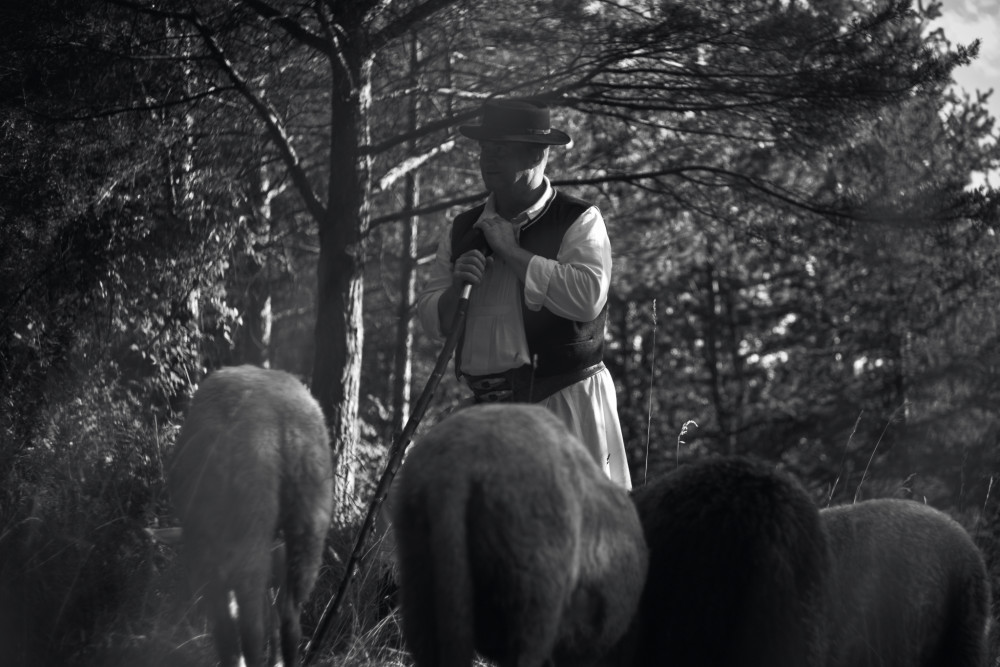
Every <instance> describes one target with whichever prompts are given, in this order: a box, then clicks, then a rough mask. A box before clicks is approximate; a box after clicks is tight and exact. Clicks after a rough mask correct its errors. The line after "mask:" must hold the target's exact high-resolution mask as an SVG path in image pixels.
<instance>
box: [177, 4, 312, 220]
mask: <svg viewBox="0 0 1000 667" xmlns="http://www.w3.org/2000/svg"><path fill="white" fill-rule="evenodd" d="M189 21H190V22H191V24H192V25H193V26H194V27H195V29H196V30H197V31H198V32H199V34H201V36H202V39H203V40H204V42H205V45H206V46H207V47H208V49H209V51H211V52H212V54H213V55H214V56H215V59H216V61H217V62H218V63H219V65H220V66H221V67H222V69H223V71H224V72H225V73H226V75H227V76H228V77H229V80H230V81H232V82H233V86H234V87H235V88H236V90H237V91H238V92H239V93H240V94H241V95H243V97H244V98H246V100H247V101H248V102H249V103H250V106H251V107H253V108H254V110H255V111H256V112H257V113H258V114H259V115H260V117H261V119H262V120H263V121H264V126H265V129H266V130H267V134H268V136H269V137H270V139H271V141H272V142H274V145H275V147H276V148H277V149H278V153H279V154H280V155H281V158H282V161H283V162H284V163H285V168H286V169H288V173H289V175H290V176H291V178H292V182H293V183H295V187H296V189H297V190H298V191H299V194H300V195H301V196H302V200H303V201H304V202H305V205H306V209H307V210H308V211H309V213H310V215H312V216H313V218H314V219H315V220H317V221H322V220H324V219H325V218H326V214H327V209H326V207H325V206H323V204H322V202H320V201H319V199H318V198H317V197H316V193H315V191H314V190H313V187H312V184H311V183H310V182H309V177H308V176H307V175H306V172H305V169H303V167H302V163H301V160H300V159H299V156H298V154H297V153H296V152H295V148H294V147H293V146H292V142H291V139H290V137H289V136H288V133H287V132H286V131H285V128H284V125H283V124H282V122H281V119H280V117H279V116H278V113H277V111H275V110H274V108H273V107H272V106H271V105H270V104H268V103H267V101H266V100H264V99H262V98H261V97H260V96H258V95H256V94H255V93H254V92H253V91H252V90H251V89H250V86H249V84H247V82H246V81H245V80H244V79H243V77H242V76H240V74H239V72H237V71H236V68H235V67H234V66H233V63H232V62H231V61H230V60H229V57H228V56H227V55H226V54H225V52H224V51H223V50H222V47H221V46H219V44H218V42H217V41H216V40H215V36H214V35H213V34H212V31H211V29H210V28H209V27H208V26H206V25H205V24H204V23H202V22H201V21H200V20H199V19H198V18H197V17H191V18H190V19H189Z"/></svg>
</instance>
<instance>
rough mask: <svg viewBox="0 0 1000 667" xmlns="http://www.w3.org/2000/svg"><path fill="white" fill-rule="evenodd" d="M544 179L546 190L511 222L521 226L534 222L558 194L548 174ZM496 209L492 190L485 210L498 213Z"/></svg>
mask: <svg viewBox="0 0 1000 667" xmlns="http://www.w3.org/2000/svg"><path fill="white" fill-rule="evenodd" d="M542 179H543V180H544V182H545V190H544V191H543V192H542V195H541V196H540V197H539V198H538V200H537V201H535V203H534V204H532V205H531V206H529V207H528V208H527V210H525V211H524V212H523V213H520V214H518V215H517V216H516V217H515V218H514V219H513V220H512V221H511V222H513V223H514V224H516V225H519V226H520V225H523V224H525V223H527V222H534V221H535V220H536V219H537V218H538V216H540V215H541V214H542V213H544V212H545V209H546V208H548V205H549V203H550V202H551V201H552V198H553V197H555V196H556V191H555V188H553V187H552V184H551V183H550V182H549V177H548V176H542ZM496 211H497V210H496V206H495V201H494V196H493V193H492V192H491V193H490V196H489V197H488V198H487V199H486V210H485V211H484V212H485V213H496Z"/></svg>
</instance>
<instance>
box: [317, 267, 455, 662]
mask: <svg viewBox="0 0 1000 667" xmlns="http://www.w3.org/2000/svg"><path fill="white" fill-rule="evenodd" d="M471 292H472V285H471V284H468V283H466V285H465V286H464V287H463V288H462V293H461V295H460V296H459V299H458V307H457V309H456V311H455V317H454V319H453V320H452V325H451V331H450V332H449V333H448V338H447V340H445V343H444V347H443V348H442V349H441V354H439V355H438V359H437V363H436V364H435V365H434V371H433V372H432V373H431V376H430V378H429V379H428V380H427V384H426V385H425V386H424V391H423V393H421V394H420V398H419V399H417V402H416V405H414V407H413V412H412V413H410V418H409V419H408V420H407V422H406V425H405V426H403V430H402V431H400V433H399V435H398V436H396V439H395V440H394V441H393V443H392V446H391V447H390V448H389V460H388V461H387V462H386V465H385V471H383V473H382V477H381V478H379V480H378V486H376V487H375V495H374V497H373V498H372V502H371V505H369V506H368V514H367V515H366V516H365V520H364V523H362V524H361V528H360V529H359V530H358V534H357V537H356V538H355V540H354V549H353V550H352V551H351V558H350V560H348V561H347V569H346V570H345V572H344V578H343V579H342V580H341V581H340V586H339V587H338V588H337V594H336V595H335V596H334V597H333V598H332V599H331V600H330V602H329V603H327V605H326V608H325V609H324V610H323V615H322V616H320V619H319V623H318V624H317V625H316V630H315V632H313V636H312V638H311V639H310V640H309V643H307V644H306V649H305V653H304V655H303V658H302V664H303V665H309V664H311V663H312V660H313V658H314V657H315V656H316V652H317V651H318V649H319V646H320V644H321V643H322V641H323V635H324V634H326V631H327V629H328V627H329V625H330V622H331V621H332V620H333V618H334V617H335V616H336V615H337V612H338V611H339V609H340V604H341V602H342V601H343V598H344V594H345V593H346V592H347V585H348V584H349V583H350V582H351V579H352V578H353V577H354V575H355V574H356V572H357V569H358V565H359V563H360V561H361V552H362V550H363V549H364V546H365V542H366V541H367V540H368V535H369V534H370V533H371V531H372V528H373V527H374V525H375V517H376V516H378V511H379V508H381V507H382V502H383V501H384V500H385V497H386V495H388V493H389V484H391V483H392V478H393V477H395V475H396V471H397V470H398V469H399V465H400V463H401V462H402V460H403V453H404V452H405V451H406V446H407V445H409V444H410V439H411V438H412V437H413V432H414V431H416V430H417V426H418V425H419V424H420V420H421V419H423V416H424V413H425V412H427V406H428V405H429V404H430V402H431V398H433V397H434V390H436V389H437V386H438V384H440V382H441V376H443V375H444V371H445V369H446V368H447V367H448V361H449V360H450V359H451V355H452V354H454V352H455V347H456V346H457V345H458V338H459V336H460V335H461V333H462V330H463V329H464V328H465V314H466V311H467V310H468V308H469V294H470V293H471Z"/></svg>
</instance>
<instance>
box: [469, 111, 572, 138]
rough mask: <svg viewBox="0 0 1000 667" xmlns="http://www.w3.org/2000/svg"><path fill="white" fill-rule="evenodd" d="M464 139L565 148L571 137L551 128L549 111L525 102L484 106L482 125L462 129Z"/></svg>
mask: <svg viewBox="0 0 1000 667" xmlns="http://www.w3.org/2000/svg"><path fill="white" fill-rule="evenodd" d="M458 131H459V132H461V133H462V134H463V135H464V136H466V137H469V138H470V139H475V140H477V141H523V142H527V143H532V144H549V145H552V146H564V145H566V144H568V143H569V142H570V138H569V135H568V134H566V133H565V132H562V131H561V130H554V129H552V128H551V127H549V107H548V106H546V105H545V104H542V103H540V102H535V101H532V100H524V99H493V100H489V101H487V102H486V103H485V104H483V118H482V124H481V125H461V126H459V128H458Z"/></svg>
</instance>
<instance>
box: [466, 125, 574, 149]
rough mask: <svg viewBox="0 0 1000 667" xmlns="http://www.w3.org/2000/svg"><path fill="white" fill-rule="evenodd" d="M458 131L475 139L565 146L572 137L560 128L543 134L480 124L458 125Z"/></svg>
mask: <svg viewBox="0 0 1000 667" xmlns="http://www.w3.org/2000/svg"><path fill="white" fill-rule="evenodd" d="M458 131H459V132H460V133H461V134H462V136H464V137H468V138H469V139H475V140H476V141H519V142H522V143H526V144H546V145H548V146H565V145H566V144H568V143H570V142H571V141H572V139H570V138H569V135H568V134H566V133H565V132H563V131H562V130H554V129H553V130H549V131H548V132H547V133H545V134H505V133H498V132H493V131H491V130H489V129H488V128H485V127H483V126H482V125H459V126H458Z"/></svg>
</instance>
